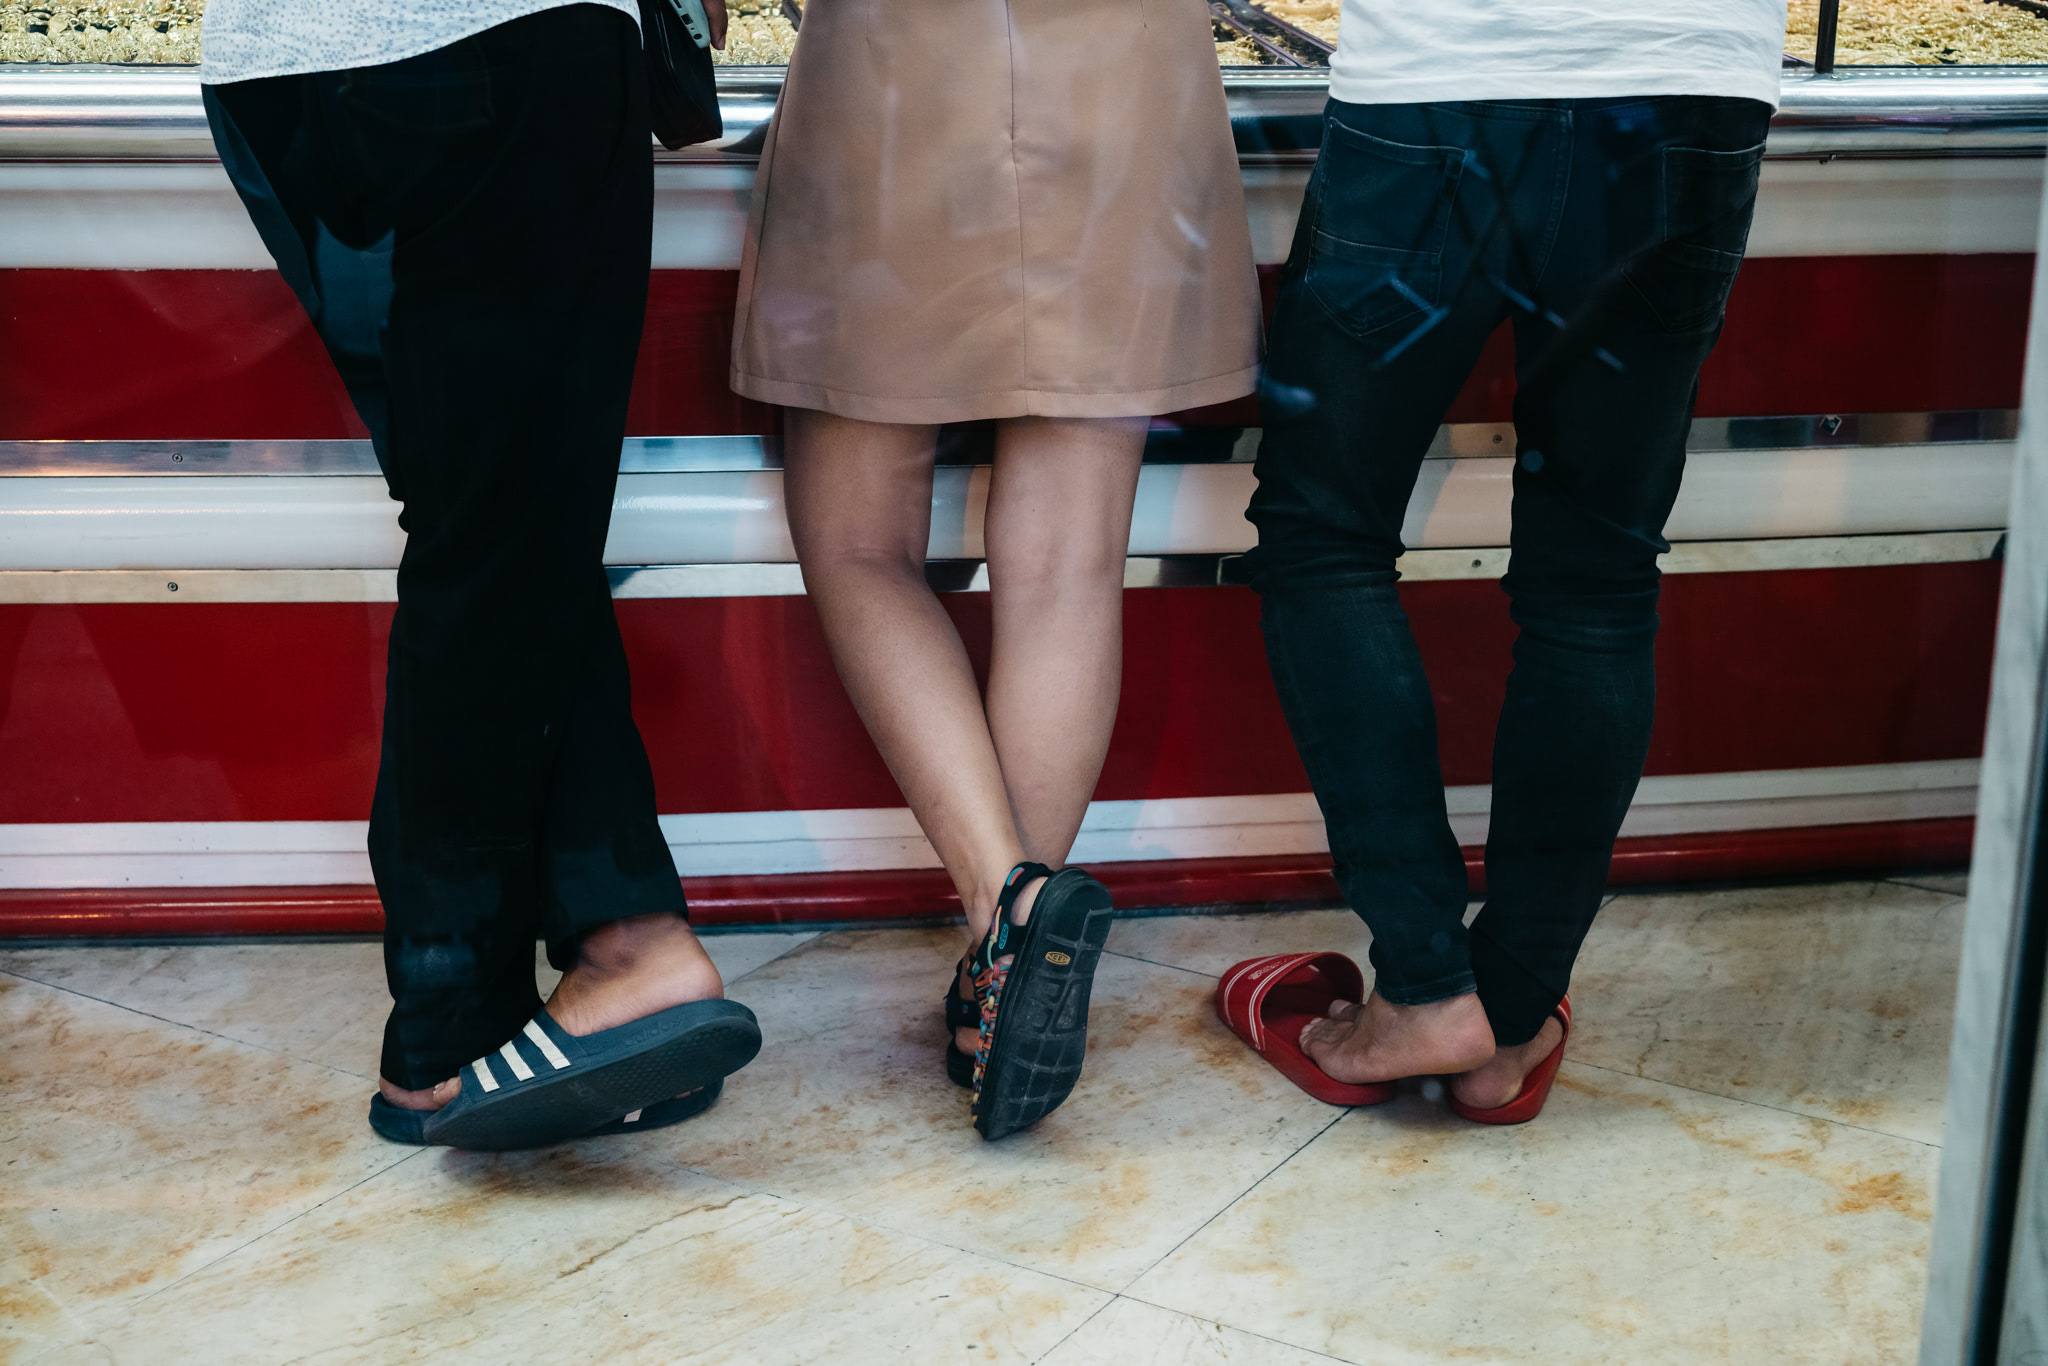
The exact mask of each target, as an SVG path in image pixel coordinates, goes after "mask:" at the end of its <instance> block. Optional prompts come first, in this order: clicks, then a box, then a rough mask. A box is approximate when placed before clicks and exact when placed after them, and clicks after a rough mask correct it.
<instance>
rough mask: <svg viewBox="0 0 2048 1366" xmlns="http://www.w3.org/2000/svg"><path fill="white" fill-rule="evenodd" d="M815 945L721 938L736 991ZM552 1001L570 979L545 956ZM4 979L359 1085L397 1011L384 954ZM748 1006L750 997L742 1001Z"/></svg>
mask: <svg viewBox="0 0 2048 1366" xmlns="http://www.w3.org/2000/svg"><path fill="white" fill-rule="evenodd" d="M812 937H813V936H812V934H810V933H809V932H802V931H798V932H784V931H776V932H771V933H766V934H713V935H706V936H705V937H704V946H705V949H706V951H708V952H709V953H710V955H711V961H712V962H714V963H716V964H717V965H718V970H719V972H720V973H722V974H723V975H724V976H725V978H726V979H727V981H729V982H731V981H736V980H738V979H739V978H741V977H743V976H745V975H746V974H747V973H749V972H752V971H753V970H754V969H756V968H758V967H760V966H761V965H762V964H763V963H766V962H768V961H770V960H771V959H774V958H776V957H777V956H779V955H781V954H783V953H787V952H788V951H789V950H790V949H792V948H794V947H796V946H797V945H798V944H801V943H804V942H805V941H806V940H809V939H811V938H812ZM535 970H536V973H537V977H538V981H539V985H540V990H541V992H542V994H543V995H545V994H546V993H547V992H548V991H551V990H553V988H554V984H555V981H556V980H557V979H558V978H559V977H560V974H559V973H557V972H555V971H554V970H553V969H552V968H550V967H548V965H547V960H546V957H545V955H544V954H539V953H537V954H536V956H535ZM0 972H7V973H14V974H16V975H18V976H21V977H26V978H29V979H30V980H32V981H37V982H45V983H48V984H50V985H52V986H59V987H63V988H64V989H65V990H67V991H75V992H78V993H79V994H81V995H85V996H90V997H93V998H94V999H97V1000H102V1001H108V1002H111V1003H113V1004H115V1005H120V1006H126V1007H127V1008H129V1009H130V1010H139V1011H141V1012H143V1013H144V1014H146V1015H154V1016H157V1017H158V1018H160V1019H164V1020H170V1021H173V1022H175V1023H178V1024H185V1025H191V1026H192V1027H194V1028H196V1029H203V1030H206V1031H207V1032H209V1033H213V1034H219V1035H222V1036H224V1037H226V1038H230V1039H237V1040H240V1041H241V1042H243V1043H250V1044H254V1045H256V1046H257V1047H259V1048H268V1049H272V1050H274V1051H276V1052H279V1053H284V1054H288V1055H289V1056H291V1057H294V1058H303V1059H305V1060H307V1061H309V1062H316V1063H319V1064H321V1065H322V1066H326V1067H332V1068H335V1069H337V1070H339V1071H343V1072H352V1073H354V1074H355V1075H357V1076H359V1077H363V1078H365V1079H371V1078H374V1077H375V1076H376V1071H377V1054H378V1050H379V1048H380V1047H381V1046H382V1042H383V1037H384V1015H385V1012H386V1011H387V1010H389V1009H390V1006H391V999H390V997H389V996H387V995H386V994H385V991H384V958H383V950H382V949H381V948H380V947H379V946H378V945H376V944H374V943H327V944H322V943H286V944H192V945H182V946H181V945H142V946H132V945H100V944H89V943H88V944H75V945H62V946H59V947H51V948H34V949H0ZM735 996H736V999H744V993H735Z"/></svg>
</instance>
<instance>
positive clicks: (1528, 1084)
mask: <svg viewBox="0 0 2048 1366" xmlns="http://www.w3.org/2000/svg"><path fill="white" fill-rule="evenodd" d="M1550 1013H1551V1014H1552V1015H1553V1016H1555V1017H1556V1018H1557V1021H1558V1023H1560V1024H1562V1025H1563V1026H1564V1037H1563V1038H1562V1039H1559V1040H1558V1041H1557V1047H1555V1048H1553V1049H1551V1050H1550V1052H1549V1054H1548V1055H1546V1056H1545V1057H1544V1059H1543V1061H1542V1062H1539V1063H1537V1064H1536V1066H1535V1068H1534V1070H1532V1071H1531V1072H1530V1073H1529V1075H1528V1076H1526V1077H1524V1078H1523V1079H1522V1089H1521V1090H1520V1091H1519V1092H1517V1093H1516V1094H1515V1098H1514V1099H1513V1100H1511V1101H1509V1102H1508V1103H1507V1104H1505V1105H1496V1106H1493V1107H1491V1108H1490V1109H1480V1108H1479V1107H1478V1106H1475V1105H1467V1104H1465V1103H1464V1102H1463V1101H1461V1100H1459V1099H1458V1098H1457V1096H1455V1095H1453V1094H1451V1091H1450V1087H1449V1084H1448V1082H1447V1083H1446V1085H1445V1088H1444V1093H1445V1096H1446V1097H1447V1098H1448V1099H1449V1100H1450V1102H1451V1113H1452V1114H1454V1115H1456V1116H1458V1117H1459V1118H1460V1119H1469V1120H1471V1121H1472V1122H1473V1123H1474V1124H1527V1123H1528V1122H1529V1121H1530V1120H1532V1119H1534V1118H1536V1116H1538V1115H1540V1114H1542V1113H1543V1102H1544V1101H1546V1100H1549V1099H1550V1085H1551V1083H1552V1082H1554V1081H1556V1080H1557V1069H1558V1068H1559V1067H1560V1066H1561V1065H1563V1063H1564V1046H1565V1045H1566V1044H1568V1043H1570V1042H1571V1039H1572V998H1571V997H1569V996H1567V997H1565V998H1564V999H1563V1000H1562V1001H1559V1002H1558V1003H1557V1007H1556V1009H1554V1010H1552V1011H1551V1012H1550Z"/></svg>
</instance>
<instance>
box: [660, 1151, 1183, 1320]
mask: <svg viewBox="0 0 2048 1366" xmlns="http://www.w3.org/2000/svg"><path fill="white" fill-rule="evenodd" d="M673 1165H674V1166H675V1168H676V1169H677V1170H678V1171H686V1172H689V1173H691V1174H692V1175H695V1176H702V1177H704V1178H706V1179H708V1180H712V1181H718V1182H722V1183H724V1184H726V1185H729V1186H737V1185H739V1184H740V1183H739V1182H736V1181H734V1180H733V1179H732V1178H731V1177H729V1176H720V1175H719V1174H718V1173H717V1172H715V1171H712V1170H710V1169H708V1168H705V1167H697V1166H692V1165H690V1164H688V1163H684V1162H677V1163H674V1164H673ZM747 1189H748V1192H749V1193H750V1194H753V1195H765V1196H767V1197H768V1198H769V1199H771V1200H781V1201H784V1202H786V1203H788V1204H789V1205H791V1206H793V1207H794V1208H796V1209H800V1210H803V1211H806V1212H808V1213H816V1214H828V1215H831V1216H832V1217H833V1218H835V1219H844V1220H846V1222H847V1223H849V1224H852V1225H853V1226H854V1227H856V1228H862V1229H871V1230H874V1231H876V1232H880V1233H887V1234H890V1235H891V1236H893V1237H898V1238H909V1239H911V1240H913V1241H915V1242H918V1243H922V1244H924V1245H925V1246H927V1247H935V1248H943V1249H945V1250H946V1251H948V1252H958V1253H960V1254H961V1255H962V1256H967V1257H978V1258H980V1259H981V1260H983V1261H987V1262H993V1263H995V1264H996V1265H997V1266H1006V1267H1009V1268H1010V1269H1011V1270H1013V1271H1026V1272H1029V1273H1031V1274H1032V1275H1034V1276H1044V1277H1045V1278H1046V1279H1048V1280H1054V1281H1060V1282H1063V1283H1064V1284H1067V1285H1071V1286H1074V1287H1076V1288H1077V1289H1081V1290H1093V1291H1095V1292H1097V1293H1099V1294H1104V1295H1111V1296H1114V1295H1115V1294H1116V1293H1117V1290H1116V1288H1115V1287H1114V1286H1108V1285H1097V1284H1096V1283H1095V1282H1093V1281H1084V1280H1081V1279H1079V1278H1078V1277H1075V1276H1070V1275H1066V1274H1064V1273H1062V1272H1058V1271H1048V1270H1047V1269H1046V1268H1044V1267H1042V1266H1033V1265H1032V1264H1031V1263H1029V1262H1020V1261H1015V1260H1013V1259H1011V1258H1009V1257H1006V1256H1004V1255H1002V1254H1001V1253H999V1252H991V1251H989V1250H988V1249H986V1248H978V1247H965V1246H963V1245H961V1244H959V1243H955V1242H949V1241H948V1240H946V1239H944V1238H934V1237H933V1236H932V1235H931V1234H929V1233H919V1232H918V1231H917V1230H915V1229H908V1228H903V1227H900V1226H899V1225H896V1224H892V1223H888V1222H886V1221H884V1220H881V1219H877V1218H874V1217H873V1216H871V1215H866V1214H858V1213H855V1212H854V1211H852V1210H850V1209H846V1208H844V1207H843V1206H839V1205H836V1204H834V1203H832V1202H830V1201H823V1200H815V1199H811V1198H808V1197H799V1196H795V1195H789V1194H786V1193H784V1192H782V1191H779V1190H771V1189H770V1188H768V1187H767V1186H753V1187H748V1188H747ZM1219 1213H1220V1211H1219Z"/></svg>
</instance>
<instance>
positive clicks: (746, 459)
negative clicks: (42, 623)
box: [0, 408, 2019, 478]
mask: <svg viewBox="0 0 2048 1366" xmlns="http://www.w3.org/2000/svg"><path fill="white" fill-rule="evenodd" d="M1257 432H1258V429H1257V428H1255V427H1252V428H1239V427H1191V428H1186V429H1182V430H1174V429H1171V428H1167V429H1161V430H1159V431H1155V432H1153V433H1152V435H1151V440H1150V441H1149V442H1148V446H1147V450H1146V459H1147V463H1149V464H1155V465H1213V464H1246V463H1249V462H1250V460H1251V459H1252V457H1253V455H1254V454H1256V452H1257V447H1258V442H1257ZM2018 432H2019V412H2018V410H2017V409H2013V408H1984V409H1962V410H1957V411H1953V412H1938V413H1841V414H1834V413H1830V414H1822V415H1812V416H1792V417H1703V418H1695V419H1694V420H1693V424H1692V431H1691V433H1690V435H1689V436H1688V438H1687V440H1686V449H1687V450H1692V451H1740V450H1802V449H1808V448H1812V447H1824V446H1826V447H1845V448H1846V447H1880V446H1939V445H1950V444H1956V443H1963V442H1977V441H2011V440H2013V439H2014V437H2015V436H2017V435H2018ZM963 435H971V434H963ZM1514 448H1515V427H1514V424H1513V423H1511V422H1460V423H1453V424H1450V425H1447V426H1444V427H1441V428H1439V429H1438V430H1437V435H1436V439H1435V440H1434V441H1433V442H1431V443H1430V448H1429V458H1431V459H1439V460H1461V459H1471V458H1474V457H1479V456H1496V455H1502V454H1505V453H1507V452H1509V451H1512V450H1514ZM943 455H944V456H945V457H948V458H944V459H943V460H942V463H945V464H948V465H978V464H986V463H987V462H986V460H985V459H982V458H979V457H980V456H981V455H982V452H980V451H979V450H978V449H976V445H975V443H974V442H973V441H971V440H962V441H961V442H959V443H958V444H957V446H955V447H954V449H952V450H950V451H946V452H943ZM781 468H782V450H781V443H780V440H779V439H778V438H776V437H772V436H769V437H762V436H633V437H628V438H626V444H625V448H624V450H622V451H621V452H620V457H619V472H620V473H621V474H702V473H707V472H712V471H729V470H776V469H781ZM377 473H379V471H378V468H377V457H376V456H375V454H373V453H372V452H371V450H370V443H369V442H367V441H0V478H4V477H9V476H13V477H28V478H54V477H77V476H101V477H121V476H137V475H151V476H162V475H193V476H204V475H250V474H271V475H297V476H323V475H335V476H340V475H352V476H358V477H360V476H365V475H375V474H377Z"/></svg>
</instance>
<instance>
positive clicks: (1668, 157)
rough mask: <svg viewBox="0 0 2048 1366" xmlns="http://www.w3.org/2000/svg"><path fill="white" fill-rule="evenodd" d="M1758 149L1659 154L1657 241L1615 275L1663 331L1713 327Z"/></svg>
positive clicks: (1740, 244) (1750, 212)
mask: <svg viewBox="0 0 2048 1366" xmlns="http://www.w3.org/2000/svg"><path fill="white" fill-rule="evenodd" d="M1763 156H1764V149H1763V144H1762V143H1758V144H1757V145H1756V146H1754V147H1744V148H1740V149H1738V150H1735V151H1729V152H1722V151H1714V150H1712V149H1709V148H1705V147H1666V148H1665V149H1664V150H1663V153H1662V158H1661V162H1660V164H1659V167H1658V187H1657V191H1658V201H1657V240H1656V241H1655V242H1654V243H1652V244H1651V245H1650V246H1649V247H1648V248H1647V249H1645V250H1644V251H1643V252H1641V253H1640V254H1638V255H1637V256H1636V257H1635V258H1634V259H1633V260H1631V261H1630V262H1629V263H1628V265H1627V266H1626V267H1624V268H1623V274H1624V275H1625V276H1626V278H1627V280H1628V282H1629V284H1630V285H1631V286H1632V287H1633V288H1634V289H1635V292H1636V294H1637V295H1638V296H1639V297H1640V298H1641V299H1642V301H1643V303H1644V304H1645V306H1647V307H1648V308H1649V310H1650V312H1651V313H1652V314H1653V315H1654V316H1655V317H1656V319H1657V321H1658V323H1659V324H1660V325H1662V326H1663V327H1664V329H1665V330H1667V331H1671V332H1698V331H1700V330H1702V329H1704V328H1708V327H1714V326H1718V325H1719V324H1720V321H1721V313H1722V310H1723V309H1725V308H1726V307H1727V304H1728V291H1729V288H1730V287H1731V286H1733V285H1734V283H1735V273H1736V271H1737V270H1739V269H1740V268H1741V266H1742V253H1743V249H1744V248H1745V247H1746V246H1747V245H1748V244H1749V224H1750V220H1751V218H1752V217H1753V216H1754V215H1755V211H1756V187H1757V178H1758V176H1759V174H1760V173H1761V169H1762V166H1763Z"/></svg>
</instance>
